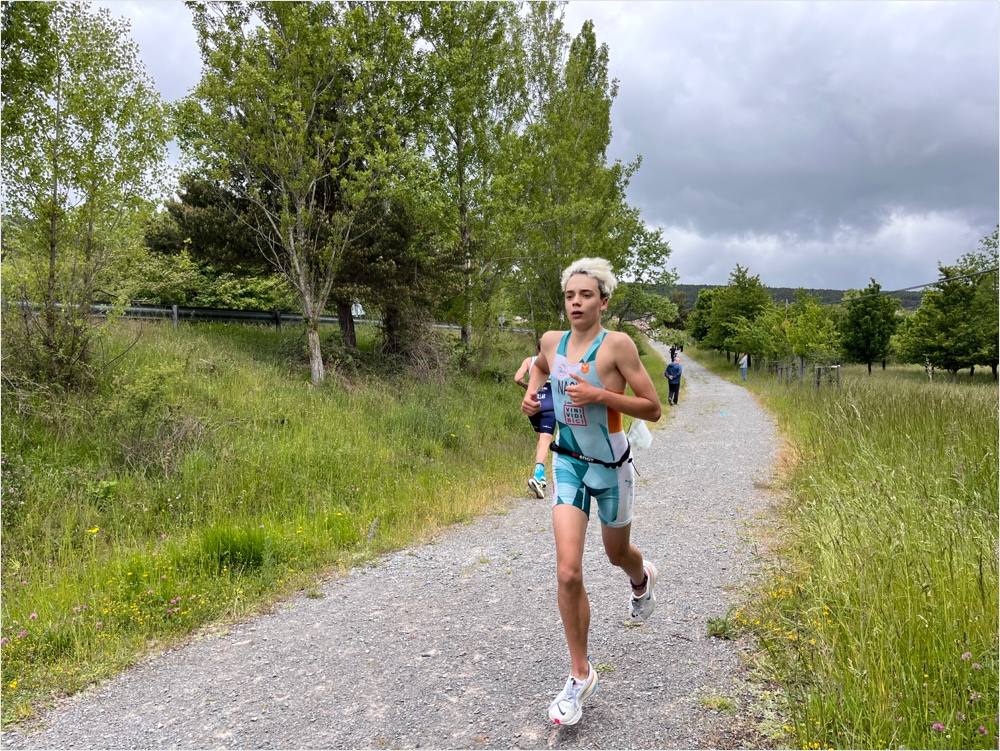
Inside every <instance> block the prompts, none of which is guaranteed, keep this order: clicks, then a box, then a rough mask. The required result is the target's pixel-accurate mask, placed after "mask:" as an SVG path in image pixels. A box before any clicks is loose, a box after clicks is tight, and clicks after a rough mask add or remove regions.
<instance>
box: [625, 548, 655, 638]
mask: <svg viewBox="0 0 1000 751" xmlns="http://www.w3.org/2000/svg"><path fill="white" fill-rule="evenodd" d="M642 563H643V568H645V569H646V570H647V571H648V574H649V581H648V582H647V583H646V591H647V592H648V593H649V601H650V602H651V603H652V604H653V606H652V607H651V608H650V609H649V611H648V612H647V613H646V614H645V615H643V616H638V615H632V613H631V611H630V612H629V616H630V620H631V621H632V623H643V622H645V620H646V619H647V618H649V616H651V615H652V614H653V611H654V610H656V591H655V590H656V575H657V572H656V566H654V565H653V564H652V563H650V562H649V561H643V562H642Z"/></svg>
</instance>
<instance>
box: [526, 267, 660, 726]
mask: <svg viewBox="0 0 1000 751" xmlns="http://www.w3.org/2000/svg"><path fill="white" fill-rule="evenodd" d="M616 285H617V280H616V279H615V276H614V274H613V273H612V270H611V264H610V263H608V262H607V261H606V260H604V259H603V258H581V259H580V260H578V261H575V262H574V263H572V264H571V265H570V266H569V267H567V268H566V269H565V270H564V271H563V273H562V288H563V299H564V306H565V310H566V317H567V318H568V319H569V322H570V330H569V331H566V332H562V331H549V332H547V333H546V334H545V335H544V336H542V340H541V347H540V350H539V353H538V357H537V359H536V360H535V364H534V367H532V368H531V376H530V380H529V382H528V389H527V393H526V394H525V396H524V400H523V401H522V403H521V409H522V411H524V412H525V414H528V415H533V414H536V413H537V412H538V411H539V410H540V409H541V404H540V403H539V400H538V392H539V390H540V389H541V388H542V386H543V384H544V383H545V382H546V381H549V382H550V384H551V389H552V399H553V406H554V409H555V417H556V421H557V423H558V425H559V437H558V440H556V441H555V442H553V444H552V447H551V448H552V451H553V452H554V453H555V457H554V460H553V467H552V476H553V483H552V486H553V487H552V529H553V532H554V535H555V543H556V566H557V580H558V591H559V597H558V599H559V613H560V615H561V616H562V622H563V630H564V631H565V634H566V643H567V646H568V647H569V657H570V674H569V678H567V680H566V685H565V686H564V687H563V690H562V691H560V692H559V694H558V695H557V696H556V697H555V699H553V701H552V703H551V704H550V705H549V719H550V720H551V721H552V722H554V723H556V724H558V725H573V724H575V723H577V722H579V721H580V717H581V716H582V715H583V703H584V701H585V700H586V699H587V698H588V697H589V696H590V695H591V694H593V692H594V690H595V689H596V688H597V683H598V676H597V671H596V670H594V666H593V665H592V664H591V662H590V659H589V658H588V656H587V638H588V634H589V631H590V602H589V600H588V598H587V591H586V590H585V589H584V586H583V548H584V541H585V538H586V533H587V522H588V521H589V519H590V507H591V501H592V500H593V501H596V503H597V513H598V517H599V518H600V520H601V536H602V539H603V542H604V550H605V552H606V553H607V556H608V560H609V561H610V562H611V564H612V565H614V566H618V567H619V568H621V569H622V570H623V571H624V572H625V573H626V574H627V575H628V577H629V580H630V584H631V590H632V591H631V595H630V597H629V602H628V613H629V618H630V619H631V620H632V621H635V622H641V621H644V620H645V619H646V618H648V617H649V615H650V614H651V613H652V612H653V610H654V608H655V607H656V597H655V595H654V594H653V589H654V587H655V586H656V567H655V566H654V565H653V564H652V563H651V562H649V561H647V560H645V559H644V558H643V555H642V553H640V552H639V550H638V549H637V548H636V547H635V546H634V545H632V544H631V542H630V534H631V529H632V505H633V502H634V498H635V474H634V472H633V468H632V463H631V456H630V450H629V444H628V440H627V439H626V437H625V433H624V432H623V431H622V417H621V416H622V414H626V415H631V416H632V417H635V418H638V419H642V420H650V421H653V422H655V421H656V420H659V419H660V411H661V410H660V400H659V397H658V396H657V394H656V388H655V387H654V386H653V381H652V380H651V379H650V377H649V374H648V373H647V372H646V369H645V368H644V367H643V366H642V363H641V362H640V360H639V352H638V350H637V349H636V346H635V343H634V342H633V341H632V339H631V338H630V337H629V336H628V335H627V334H624V333H621V332H615V331H606V330H605V329H604V328H602V326H601V314H602V313H603V312H604V311H605V310H607V307H608V300H609V299H610V297H611V294H612V292H614V289H615V286H616ZM626 386H628V387H630V388H631V389H632V392H633V393H634V394H635V396H626V395H625V388H626Z"/></svg>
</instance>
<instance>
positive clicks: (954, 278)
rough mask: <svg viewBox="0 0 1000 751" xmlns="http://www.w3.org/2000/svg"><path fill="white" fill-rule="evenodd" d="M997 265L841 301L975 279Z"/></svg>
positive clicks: (990, 271)
mask: <svg viewBox="0 0 1000 751" xmlns="http://www.w3.org/2000/svg"><path fill="white" fill-rule="evenodd" d="M997 268H998V267H997V266H993V267H992V268H989V269H986V270H985V271H974V272H972V273H971V274H962V275H961V276H949V277H945V278H944V279H937V280H935V281H933V282H925V283H924V284H914V285H913V286H912V287H903V288H902V289H893V290H884V291H883V290H879V291H878V292H868V293H866V294H863V295H858V296H856V297H851V298H849V299H842V300H841V302H853V301H854V300H863V299H864V298H866V297H875V296H876V295H895V294H897V293H899V292H912V291H913V290H916V289H923V288H924V287H933V286H935V285H938V284H942V283H944V282H957V281H959V280H961V279H973V278H975V277H977V276H982V275H983V274H992V273H993V272H995V271H996V270H997Z"/></svg>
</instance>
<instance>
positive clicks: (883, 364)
mask: <svg viewBox="0 0 1000 751" xmlns="http://www.w3.org/2000/svg"><path fill="white" fill-rule="evenodd" d="M882 370H885V360H882Z"/></svg>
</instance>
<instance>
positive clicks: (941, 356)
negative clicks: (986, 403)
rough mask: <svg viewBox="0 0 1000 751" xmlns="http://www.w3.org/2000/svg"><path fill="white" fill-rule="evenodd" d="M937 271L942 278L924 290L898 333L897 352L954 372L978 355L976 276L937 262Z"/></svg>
mask: <svg viewBox="0 0 1000 751" xmlns="http://www.w3.org/2000/svg"><path fill="white" fill-rule="evenodd" d="M938 272H939V274H940V277H941V278H940V279H939V280H938V281H937V282H936V283H935V285H934V287H932V288H930V289H928V290H927V291H926V292H924V296H923V298H922V299H921V302H920V307H919V308H918V309H917V311H916V312H915V313H914V314H913V315H912V316H910V318H909V319H907V321H906V324H905V326H904V327H903V330H902V332H901V333H900V336H899V337H898V343H899V349H900V356H901V358H902V359H904V360H905V361H906V362H915V363H929V364H930V365H932V366H934V367H936V368H943V369H945V370H948V371H951V372H952V373H957V372H958V371H959V370H960V369H961V368H971V367H973V366H975V365H976V361H977V359H978V358H979V356H980V332H979V329H978V327H977V325H976V320H975V317H974V311H975V309H976V305H975V302H976V292H977V284H976V282H977V278H975V277H974V278H971V279H970V278H969V277H968V275H967V273H965V269H963V268H962V267H961V266H957V265H956V266H944V265H942V266H939V267H938ZM994 304H995V303H994Z"/></svg>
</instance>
